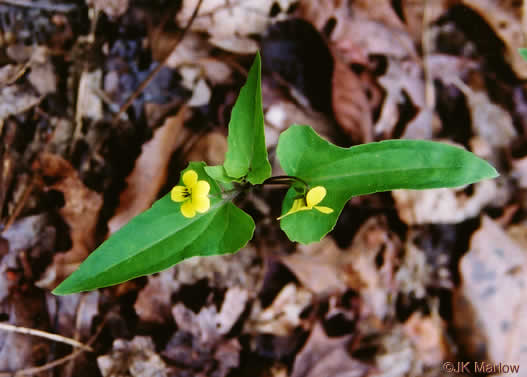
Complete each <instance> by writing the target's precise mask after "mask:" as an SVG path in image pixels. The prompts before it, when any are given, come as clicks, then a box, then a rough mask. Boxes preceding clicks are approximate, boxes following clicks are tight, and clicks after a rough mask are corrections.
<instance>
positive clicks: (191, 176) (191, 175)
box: [183, 170, 198, 187]
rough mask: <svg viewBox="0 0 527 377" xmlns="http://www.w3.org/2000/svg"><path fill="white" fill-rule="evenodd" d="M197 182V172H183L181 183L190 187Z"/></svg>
mask: <svg viewBox="0 0 527 377" xmlns="http://www.w3.org/2000/svg"><path fill="white" fill-rule="evenodd" d="M196 182H198V173H196V172H195V171H194V170H187V171H186V172H185V174H183V183H184V184H185V186H187V187H192V186H194V185H195V184H196Z"/></svg>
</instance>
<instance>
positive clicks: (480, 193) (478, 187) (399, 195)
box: [392, 180, 499, 225]
mask: <svg viewBox="0 0 527 377" xmlns="http://www.w3.org/2000/svg"><path fill="white" fill-rule="evenodd" d="M498 192H499V191H498V187H497V185H496V182H495V181H492V180H486V181H482V182H478V183H476V184H474V192H473V194H472V195H470V196H469V195H468V194H466V193H465V192H463V188H456V189H451V188H440V189H433V190H422V191H421V190H393V191H392V196H393V198H394V199H395V203H396V206H397V212H398V213H399V216H400V218H401V219H402V220H403V221H404V222H405V223H407V224H408V225H418V224H431V223H442V224H452V223H459V222H462V221H464V220H465V219H468V218H471V217H475V216H477V215H478V214H479V213H480V212H481V209H482V208H484V207H485V206H487V205H489V204H490V203H495V202H496V198H497V196H498Z"/></svg>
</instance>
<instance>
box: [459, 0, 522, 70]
mask: <svg viewBox="0 0 527 377" xmlns="http://www.w3.org/2000/svg"><path fill="white" fill-rule="evenodd" d="M462 3H463V4H464V5H466V6H468V7H469V8H472V9H473V10H474V11H476V12H477V13H479V14H480V16H481V17H482V18H483V19H484V20H485V21H486V22H487V23H488V24H489V25H490V26H491V27H492V28H493V29H494V32H495V33H496V34H497V35H498V37H499V38H501V40H502V41H503V42H504V43H505V46H506V47H507V48H506V50H505V51H504V52H505V58H506V59H507V60H508V61H509V63H510V64H511V66H512V69H513V70H514V71H515V72H516V74H517V75H518V76H519V77H520V78H521V79H526V78H527V64H525V60H523V58H522V57H521V55H520V54H519V53H518V48H520V47H524V44H525V41H524V30H523V29H522V27H523V23H522V3H521V2H519V3H518V2H516V4H515V6H513V4H514V2H512V1H503V0H463V1H462Z"/></svg>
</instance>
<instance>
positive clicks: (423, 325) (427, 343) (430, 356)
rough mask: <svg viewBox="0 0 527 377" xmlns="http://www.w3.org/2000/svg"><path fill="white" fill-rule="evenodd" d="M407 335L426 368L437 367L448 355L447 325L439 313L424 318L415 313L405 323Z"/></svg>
mask: <svg viewBox="0 0 527 377" xmlns="http://www.w3.org/2000/svg"><path fill="white" fill-rule="evenodd" d="M404 331H405V333H406V335H407V336H408V337H409V338H410V339H412V342H413V343H414V347H415V349H416V352H417V358H418V359H419V360H421V361H422V362H423V364H424V366H425V367H428V368H430V367H437V366H439V364H440V363H441V362H442V361H443V360H445V359H446V357H447V355H448V348H447V339H446V338H445V331H446V324H445V322H444V321H443V320H442V319H441V317H440V316H439V314H438V313H437V312H435V313H433V314H432V315H430V316H427V317H424V316H423V315H422V314H421V313H419V312H414V313H413V314H412V315H411V316H410V318H408V320H407V321H406V322H405V323H404Z"/></svg>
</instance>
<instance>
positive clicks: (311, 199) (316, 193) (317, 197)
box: [306, 186, 326, 208]
mask: <svg viewBox="0 0 527 377" xmlns="http://www.w3.org/2000/svg"><path fill="white" fill-rule="evenodd" d="M325 196H326V189H325V188H324V187H323V186H317V187H313V188H312V189H311V190H309V191H308V193H307V195H306V203H307V206H308V208H313V206H316V205H317V204H318V203H320V202H321V201H322V199H324V197H325Z"/></svg>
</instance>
